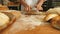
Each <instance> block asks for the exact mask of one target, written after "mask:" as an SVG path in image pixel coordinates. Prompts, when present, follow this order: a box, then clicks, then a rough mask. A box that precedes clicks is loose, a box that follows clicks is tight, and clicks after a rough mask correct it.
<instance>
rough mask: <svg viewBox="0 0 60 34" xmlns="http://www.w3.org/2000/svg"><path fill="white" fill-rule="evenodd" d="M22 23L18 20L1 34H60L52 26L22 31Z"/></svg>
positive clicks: (47, 25) (46, 25)
mask: <svg viewBox="0 0 60 34" xmlns="http://www.w3.org/2000/svg"><path fill="white" fill-rule="evenodd" d="M21 23H22V22H21V21H19V20H17V21H16V22H15V23H13V24H12V25H11V26H9V27H8V28H7V29H5V30H4V31H2V32H1V33H0V34H60V30H57V29H54V28H53V27H51V25H50V24H45V25H41V26H37V27H36V28H35V29H32V30H21V29H20V25H21ZM16 26H17V27H16Z"/></svg>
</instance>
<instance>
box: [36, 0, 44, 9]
mask: <svg viewBox="0 0 60 34" xmlns="http://www.w3.org/2000/svg"><path fill="white" fill-rule="evenodd" d="M44 1H45V0H39V2H38V3H37V5H36V8H37V10H43V8H42V7H41V6H42V4H43V3H44Z"/></svg>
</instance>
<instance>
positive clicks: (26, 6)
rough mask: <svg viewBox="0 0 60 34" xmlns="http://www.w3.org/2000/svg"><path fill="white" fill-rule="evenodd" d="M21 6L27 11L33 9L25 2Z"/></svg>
mask: <svg viewBox="0 0 60 34" xmlns="http://www.w3.org/2000/svg"><path fill="white" fill-rule="evenodd" d="M21 5H23V6H24V7H25V8H24V9H25V10H26V11H30V9H31V7H30V6H29V5H27V3H25V1H24V0H21Z"/></svg>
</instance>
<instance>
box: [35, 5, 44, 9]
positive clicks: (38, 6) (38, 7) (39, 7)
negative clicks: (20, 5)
mask: <svg viewBox="0 0 60 34" xmlns="http://www.w3.org/2000/svg"><path fill="white" fill-rule="evenodd" d="M35 7H36V8H37V10H43V8H42V7H41V5H36V6H35Z"/></svg>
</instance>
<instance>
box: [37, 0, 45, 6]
mask: <svg viewBox="0 0 60 34" xmlns="http://www.w3.org/2000/svg"><path fill="white" fill-rule="evenodd" d="M44 2H45V0H39V2H38V3H37V4H38V5H40V6H42V4H43V3H44Z"/></svg>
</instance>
